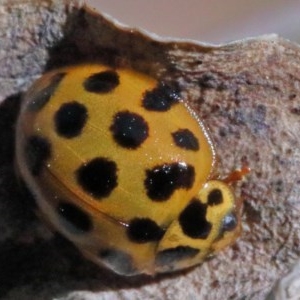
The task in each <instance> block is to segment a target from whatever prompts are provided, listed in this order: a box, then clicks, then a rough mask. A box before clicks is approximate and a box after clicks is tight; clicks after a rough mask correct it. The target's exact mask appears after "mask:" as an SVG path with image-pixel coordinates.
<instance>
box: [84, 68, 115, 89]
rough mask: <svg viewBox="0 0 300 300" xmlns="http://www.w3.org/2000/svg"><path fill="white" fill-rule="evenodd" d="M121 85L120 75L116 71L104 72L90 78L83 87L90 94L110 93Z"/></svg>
mask: <svg viewBox="0 0 300 300" xmlns="http://www.w3.org/2000/svg"><path fill="white" fill-rule="evenodd" d="M119 84H120V80H119V75H118V73H117V72H115V71H110V70H109V71H103V72H99V73H95V74H92V75H91V76H90V77H88V78H87V79H86V80H85V81H84V83H83V86H84V88H85V90H86V91H88V92H90V93H97V94H102V93H109V92H111V91H113V90H114V89H115V88H116V87H117V86H118V85H119Z"/></svg>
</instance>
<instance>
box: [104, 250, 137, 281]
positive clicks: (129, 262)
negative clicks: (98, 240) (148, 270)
mask: <svg viewBox="0 0 300 300" xmlns="http://www.w3.org/2000/svg"><path fill="white" fill-rule="evenodd" d="M98 256H99V258H100V259H101V260H102V261H103V262H104V263H105V264H107V265H108V266H109V267H110V268H111V269H112V270H114V271H115V272H116V273H118V274H121V275H133V274H135V273H136V272H137V270H136V269H135V268H134V266H133V259H132V257H131V256H130V255H129V254H128V253H126V252H123V251H121V250H117V249H102V250H100V251H99V253H98Z"/></svg>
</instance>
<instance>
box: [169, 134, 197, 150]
mask: <svg viewBox="0 0 300 300" xmlns="http://www.w3.org/2000/svg"><path fill="white" fill-rule="evenodd" d="M172 137H173V140H174V142H175V144H176V145H177V146H178V147H180V148H183V149H186V150H193V151H197V150H199V142H198V139H197V138H196V137H195V135H194V134H193V133H192V132H191V131H190V130H189V129H179V130H177V131H175V132H173V133H172Z"/></svg>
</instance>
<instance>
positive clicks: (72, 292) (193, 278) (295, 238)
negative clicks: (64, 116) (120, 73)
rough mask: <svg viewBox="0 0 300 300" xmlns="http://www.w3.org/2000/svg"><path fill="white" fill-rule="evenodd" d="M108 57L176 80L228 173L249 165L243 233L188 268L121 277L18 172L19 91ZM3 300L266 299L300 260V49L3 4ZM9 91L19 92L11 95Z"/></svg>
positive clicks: (275, 41)
mask: <svg viewBox="0 0 300 300" xmlns="http://www.w3.org/2000/svg"><path fill="white" fill-rule="evenodd" d="M91 60H92V61H101V62H105V63H108V64H111V65H116V66H123V65H129V66H131V67H133V68H136V69H138V70H141V71H143V72H146V73H149V74H151V75H153V76H155V77H157V78H158V79H164V80H176V81H178V82H179V83H180V86H181V87H182V90H183V93H182V95H183V97H184V98H185V99H186V101H188V103H189V104H190V105H191V106H193V108H194V109H195V111H196V112H197V114H198V115H199V117H200V118H201V119H203V120H204V121H205V124H207V125H208V126H209V128H210V129H211V133H212V136H213V138H214V141H215V144H216V150H217V155H218V156H219V158H220V173H221V174H226V173H228V172H230V171H231V170H232V169H234V168H237V167H240V166H241V165H242V164H244V163H247V164H248V165H249V166H250V167H251V169H252V172H251V174H250V175H249V176H248V177H247V179H246V181H245V182H243V183H242V185H241V188H240V192H241V193H242V195H243V197H244V198H245V206H244V214H243V228H244V230H243V235H242V236H241V238H240V239H239V241H238V242H237V243H236V244H235V245H234V246H233V247H231V248H229V249H226V250H225V251H223V252H222V253H220V254H219V255H218V256H217V257H216V258H214V259H212V260H211V261H209V262H206V263H204V264H203V265H202V266H199V267H196V268H194V269H193V270H190V271H189V272H184V273H181V274H176V275H172V276H158V277H157V278H154V279H151V278H146V277H136V278H121V277H118V276H115V275H113V274H111V273H109V272H108V271H105V270H100V269H98V267H95V266H94V265H92V264H90V263H89V262H87V261H86V260H85V259H83V258H81V256H80V255H79V254H78V253H77V252H76V250H74V249H73V247H72V246H70V245H69V244H68V243H66V242H65V241H64V240H62V239H61V238H56V237H55V238H53V237H52V236H51V235H49V234H47V231H46V229H45V228H44V227H43V225H42V223H41V222H40V221H38V220H37V219H35V217H34V215H33V213H32V211H33V207H31V206H30V205H29V204H28V205H27V202H25V200H26V198H27V197H26V195H24V194H23V193H22V192H21V191H18V190H17V189H16V182H15V178H14V175H13V162H12V161H13V159H12V152H13V126H14V122H15V118H16V115H17V110H18V103H19V98H20V97H19V96H20V93H21V92H22V91H24V90H26V88H27V87H28V86H29V85H30V84H31V83H32V81H33V80H34V79H35V78H36V77H38V76H39V75H40V74H41V73H42V72H43V71H44V70H45V69H46V68H54V67H57V66H62V65H66V64H72V63H78V62H84V61H91ZM0 76H1V81H0V98H1V100H5V99H6V101H5V102H4V104H3V105H2V106H1V107H0V136H1V141H2V142H1V143H2V147H0V162H1V164H0V168H1V170H0V215H1V218H0V228H1V229H2V230H1V232H2V233H1V235H0V270H1V275H0V297H1V296H2V298H1V299H34V300H35V299H53V298H55V299H64V300H65V299H74V300H75V299H217V300H218V299H264V298H265V297H266V295H267V294H268V293H269V291H270V290H271V288H272V285H273V284H274V283H275V281H276V280H277V279H278V278H280V277H281V276H282V275H283V274H284V273H285V272H287V271H288V269H289V268H290V267H291V266H292V265H293V264H294V263H295V262H296V260H297V258H298V257H299V252H300V246H299V240H300V231H299V229H300V228H299V227H300V224H299V219H300V218H299V213H300V200H299V197H300V189H299V184H300V147H299V146H300V139H299V132H300V122H299V121H300V47H299V46H297V45H295V44H292V43H290V42H288V41H285V40H283V39H280V38H278V37H276V36H267V37H260V38H257V39H251V40H245V41H239V42H236V43H232V44H229V45H224V46H221V47H212V46H203V45H200V44H197V43H192V42H184V41H181V42H180V41H170V40H169V41H165V40H164V39H162V38H154V37H152V38H151V37H149V36H147V35H145V34H140V33H139V32H137V31H134V30H130V29H125V28H121V27H120V26H115V25H113V24H112V23H111V22H110V21H107V20H106V19H105V18H103V17H101V16H99V15H97V14H95V13H93V12H92V11H90V10H86V9H84V8H83V9H80V3H79V2H76V1H69V2H64V1H54V0H52V1H50V0H48V1H33V0H32V1H3V0H2V1H1V3H0ZM7 98H8V99H7Z"/></svg>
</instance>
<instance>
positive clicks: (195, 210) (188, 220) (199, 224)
mask: <svg viewBox="0 0 300 300" xmlns="http://www.w3.org/2000/svg"><path fill="white" fill-rule="evenodd" d="M206 211H207V205H206V204H204V203H201V202H200V201H198V200H197V199H193V200H192V201H191V202H190V203H189V204H188V205H187V207H186V208H185V209H184V210H183V211H182V212H181V214H180V216H179V224H180V226H181V229H182V231H183V232H184V234H186V235H187V236H189V237H191V238H194V239H206V238H207V237H208V235H209V233H210V231H211V228H212V224H211V223H210V222H208V221H207V220H206Z"/></svg>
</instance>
